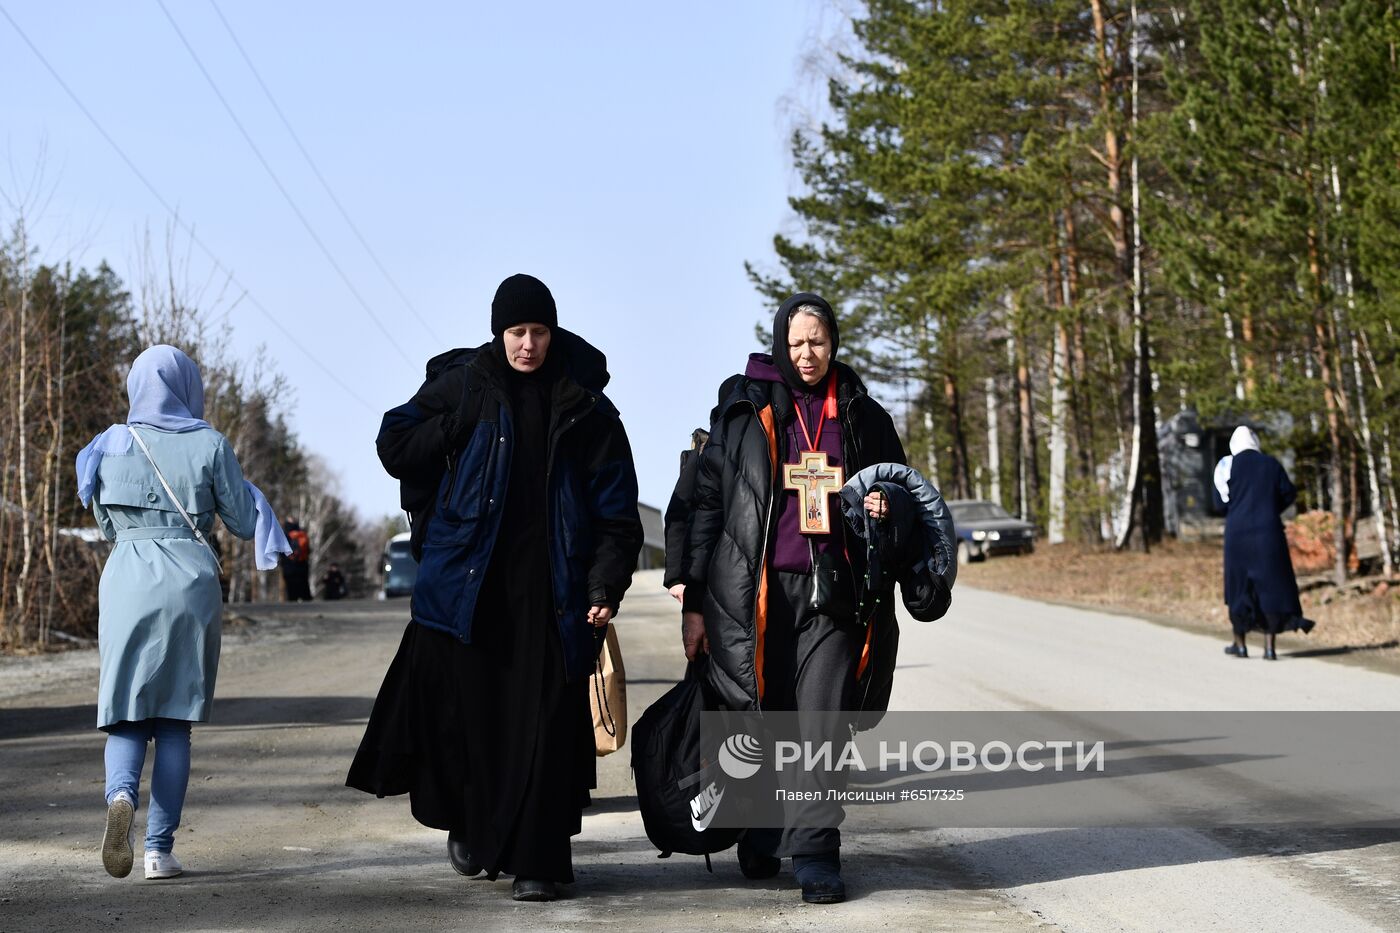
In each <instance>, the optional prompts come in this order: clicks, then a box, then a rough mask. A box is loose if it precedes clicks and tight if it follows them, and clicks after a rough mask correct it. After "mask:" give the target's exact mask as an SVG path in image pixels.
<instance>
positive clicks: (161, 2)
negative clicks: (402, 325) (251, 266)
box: [156, 0, 417, 369]
mask: <svg viewBox="0 0 1400 933" xmlns="http://www.w3.org/2000/svg"><path fill="white" fill-rule="evenodd" d="M156 5H157V6H159V7H160V9H161V12H162V13H164V14H165V18H166V19H167V20H169V21H170V26H171V28H172V29H174V30H175V35H177V36H179V37H180V42H181V43H182V44H183V45H184V46H185V50H186V51H187V52H189V53H190V57H191V58H193V59H194V63H195V65H196V66H197V67H198V68H199V71H200V74H202V75H204V80H205V81H208V82H209V87H210V88H211V89H212V90H213V91H214V96H215V97H217V98H219V103H221V104H223V105H224V110H225V111H226V112H227V113H228V115H229V119H231V120H233V125H234V126H236V127H238V132H239V133H241V134H243V139H244V141H245V142H247V143H248V148H250V149H252V150H253V155H255V156H257V158H258V161H259V162H260V163H261V164H262V167H263V169H264V170H265V171H266V172H267V175H268V177H269V178H271V179H272V183H273V184H274V185H276V186H277V190H278V191H280V192H281V193H282V197H283V198H284V199H286V201H287V204H288V205H289V206H290V207H291V209H292V213H294V214H296V215H297V219H298V220H300V221H301V225H302V226H303V227H305V228H306V232H307V233H308V234H309V235H310V236H311V239H312V241H313V242H314V243H315V244H316V246H317V247H318V248H320V250H321V254H322V255H324V256H325V257H326V261H327V262H329V263H330V264H331V268H332V269H334V270H335V273H336V275H338V276H340V280H341V281H342V282H344V283H345V287H346V288H347V289H349V290H350V294H351V295H354V296H355V300H356V301H358V302H359V303H360V307H361V308H363V309H364V312H365V314H367V315H368V316H369V319H370V320H371V321H373V322H374V325H375V326H376V327H378V328H379V332H380V333H382V334H383V335H384V339H385V340H387V341H389V345H390V346H392V347H393V348H394V349H395V350H397V351H398V354H399V356H401V357H403V360H404V362H405V363H407V364H408V365H409V367H411V368H413V369H417V364H416V363H414V362H413V360H412V359H411V358H410V357H409V355H408V354H407V353H405V352H404V349H403V347H401V346H399V342H398V341H397V340H395V339H394V335H393V334H392V333H391V332H390V331H389V328H388V327H386V326H385V324H384V322H383V321H381V320H380V319H379V315H377V314H375V313H374V309H373V308H371V307H370V306H369V302H367V301H365V298H364V296H363V295H361V294H360V290H359V289H357V288H356V287H355V283H353V282H351V281H350V277H349V276H348V275H346V274H345V270H344V269H342V268H341V266H340V263H338V262H336V259H335V256H334V255H332V254H331V251H330V249H328V248H327V247H326V244H325V242H324V241H323V240H322V239H321V237H320V235H318V234H317V233H316V228H315V227H313V226H311V221H310V220H308V219H307V217H306V215H305V214H304V213H302V210H301V208H300V207H299V206H298V205H297V202H296V199H295V198H293V197H292V194H291V192H290V191H288V190H287V187H286V185H284V184H282V179H280V178H278V177H277V173H276V172H275V171H273V168H272V165H271V163H269V162H268V161H267V158H266V157H265V156H264V155H263V154H262V150H261V149H259V148H258V144H257V143H255V142H253V137H252V136H251V135H250V134H249V133H248V130H247V128H246V127H244V126H243V121H242V120H240V119H238V114H236V113H235V112H234V110H233V107H232V105H230V104H229V102H228V98H226V97H224V93H223V91H221V90H219V85H218V84H216V83H215V81H214V77H213V75H211V74H210V73H209V69H207V68H205V67H204V62H203V61H201V60H200V58H199V54H198V53H197V52H195V50H194V46H192V45H190V41H189V40H188V39H186V38H185V34H184V32H182V31H181V29H180V25H179V24H178V23H176V22H175V17H173V16H171V15H170V10H169V9H167V8H166V6H165V0H156Z"/></svg>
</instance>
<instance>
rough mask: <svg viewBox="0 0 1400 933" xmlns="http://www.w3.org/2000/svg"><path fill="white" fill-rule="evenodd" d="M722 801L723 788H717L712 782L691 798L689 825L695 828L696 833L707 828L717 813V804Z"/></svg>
mask: <svg viewBox="0 0 1400 933" xmlns="http://www.w3.org/2000/svg"><path fill="white" fill-rule="evenodd" d="M723 799H724V788H723V787H717V786H716V785H715V783H714V782H713V781H711V782H710V784H709V786H708V787H706V788H705V789H704V790H702V791H701V792H700V793H698V794H696V795H695V796H694V797H692V798H691V800H690V825H691V826H693V827H695V831H696V832H697V833H703V832H704V831H705V830H706V829H708V828H709V826H710V823H711V822H712V821H713V820H714V818H715V814H716V813H718V812H719V802H720V801H721V800H723Z"/></svg>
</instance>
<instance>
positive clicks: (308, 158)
mask: <svg viewBox="0 0 1400 933" xmlns="http://www.w3.org/2000/svg"><path fill="white" fill-rule="evenodd" d="M209 5H210V6H212V7H213V8H214V12H215V13H216V14H218V17H219V22H221V23H223V24H224V29H225V30H227V31H228V37H229V38H230V39H232V40H233V44H234V46H235V47H236V48H237V49H238V54H239V55H242V56H243V61H244V63H245V64H247V66H248V70H249V71H251V72H252V73H253V77H254V78H255V79H256V80H257V82H258V87H260V88H262V92H263V94H265V95H266V96H267V102H268V103H269V104H271V105H272V109H273V110H274V111H275V112H276V113H277V117H278V119H280V120H281V121H282V125H283V126H284V127H286V128H287V133H288V135H290V136H291V137H292V141H293V142H294V143H296V144H297V148H298V149H299V150H301V155H302V157H303V158H304V159H306V164H307V165H308V166H310V167H311V172H312V174H314V175H315V176H316V180H317V181H319V182H320V183H321V187H322V188H324V189H325V191H326V195H327V197H329V198H330V199H331V203H332V204H334V205H335V209H336V210H338V211H340V216H341V217H342V218H344V220H345V224H346V226H348V227H349V228H350V232H352V233H354V234H355V239H357V240H359V241H360V245H361V246H363V247H364V248H365V252H366V253H368V254H369V258H370V259H371V260H373V262H374V267H375V268H376V269H378V270H379V274H380V275H382V276H384V279H385V281H387V282H388V283H389V285H390V286H391V287H392V288H393V289H394V293H395V294H397V295H398V296H399V300H401V301H402V302H403V303H404V307H406V308H408V310H409V311H410V312H411V313H412V314H413V316H414V317H415V318H417V319H418V323H419V324H422V325H423V329H424V330H425V331H427V332H428V335H429V336H430V337H432V338H433V339H434V340H436V341H437V342H439V343H441V342H442V338H440V337H439V336H438V335H437V333H435V332H434V331H433V327H432V325H431V324H429V323H428V322H427V321H426V320H424V318H423V315H421V314H419V313H418V309H417V308H416V307H414V304H413V302H412V301H409V299H408V295H406V294H404V290H403V289H402V288H400V287H399V283H398V282H397V281H396V280H395V279H394V277H393V276H392V275H390V274H389V270H388V269H386V268H385V267H384V263H382V262H381V261H380V260H379V255H378V254H377V253H375V251H374V249H373V247H371V246H370V245H369V241H368V240H367V239H365V235H364V234H363V233H361V232H360V228H359V227H358V226H357V225H356V224H355V221H354V220H352V219H351V218H350V212H349V211H347V210H346V209H345V205H343V204H341V203H340V198H338V197H336V194H335V191H334V190H332V188H331V185H330V182H328V181H326V177H325V176H324V175H322V174H321V169H320V167H319V166H318V165H317V164H316V160H315V159H313V158H311V153H310V152H309V151H307V148H306V146H305V145H303V144H302V141H301V137H300V136H298V135H297V131H296V130H294V129H292V121H290V120H288V119H287V115H286V114H285V113H283V112H282V108H281V106H279V105H278V103H277V98H275V97H273V96H272V89H271V88H269V87H268V86H267V82H266V81H264V80H263V77H262V75H261V74H260V73H259V72H258V69H257V66H255V65H254V64H253V59H252V58H251V57H249V55H248V52H247V50H246V49H244V48H243V43H242V42H240V41H238V36H237V34H236V33H234V31H233V26H232V25H230V23H229V21H228V18H227V17H225V16H224V11H223V10H221V9H219V4H218V3H217V2H216V0H209Z"/></svg>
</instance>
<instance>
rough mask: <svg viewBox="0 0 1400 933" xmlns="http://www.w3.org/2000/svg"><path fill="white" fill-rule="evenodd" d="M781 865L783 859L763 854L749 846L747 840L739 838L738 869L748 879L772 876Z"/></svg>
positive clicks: (755, 879)
mask: <svg viewBox="0 0 1400 933" xmlns="http://www.w3.org/2000/svg"><path fill="white" fill-rule="evenodd" d="M782 867H783V860H782V859H780V858H778V857H777V856H774V855H765V854H763V853H762V852H758V851H755V850H754V849H752V848H750V847H749V844H748V841H747V840H744V839H740V840H739V870H740V871H741V872H743V873H744V877H745V878H748V879H749V880H750V881H762V880H763V879H765V878H772V877H773V876H774V875H776V874H777V873H778V871H779V870H780V869H781V868H782Z"/></svg>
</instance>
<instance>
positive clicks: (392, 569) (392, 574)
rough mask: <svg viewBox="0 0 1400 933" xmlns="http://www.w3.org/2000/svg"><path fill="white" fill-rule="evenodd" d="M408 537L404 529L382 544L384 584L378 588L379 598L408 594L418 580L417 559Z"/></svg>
mask: <svg viewBox="0 0 1400 933" xmlns="http://www.w3.org/2000/svg"><path fill="white" fill-rule="evenodd" d="M410 537H411V536H410V535H409V533H408V532H406V531H405V532H404V533H403V534H400V535H394V536H393V537H392V538H390V539H389V543H388V544H386V545H384V562H383V563H382V564H380V567H381V568H382V572H383V574H384V586H383V588H382V589H381V590H380V596H379V598H380V599H392V598H394V597H396V596H410V595H412V593H413V584H414V583H415V582H417V580H418V561H416V560H414V559H413V550H412V548H411V547H410V545H409V543H408V542H409V538H410Z"/></svg>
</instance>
